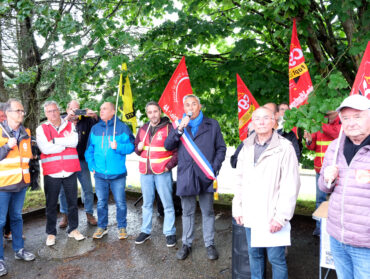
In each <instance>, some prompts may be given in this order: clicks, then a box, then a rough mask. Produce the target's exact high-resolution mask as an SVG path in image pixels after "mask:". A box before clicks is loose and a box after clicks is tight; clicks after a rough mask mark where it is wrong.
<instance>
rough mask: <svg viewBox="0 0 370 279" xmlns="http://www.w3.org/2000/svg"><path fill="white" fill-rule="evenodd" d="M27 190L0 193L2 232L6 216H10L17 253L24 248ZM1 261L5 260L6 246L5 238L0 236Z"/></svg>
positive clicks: (0, 226)
mask: <svg viewBox="0 0 370 279" xmlns="http://www.w3.org/2000/svg"><path fill="white" fill-rule="evenodd" d="M26 190H27V188H24V189H22V190H20V191H19V192H3V191H0V231H1V232H2V231H3V228H4V226H5V223H6V215H7V214H8V211H9V215H10V228H11V231H12V237H13V241H12V245H13V250H14V251H15V252H17V251H18V250H19V249H22V248H23V247H24V241H23V237H22V235H23V219H22V208H23V203H24V197H25V196H26ZM0 259H1V260H4V246H3V236H2V235H1V236H0Z"/></svg>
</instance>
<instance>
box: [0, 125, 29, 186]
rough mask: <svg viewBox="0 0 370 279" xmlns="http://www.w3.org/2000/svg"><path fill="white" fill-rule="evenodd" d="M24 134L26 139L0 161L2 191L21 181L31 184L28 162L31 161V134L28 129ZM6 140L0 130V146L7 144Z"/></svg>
mask: <svg viewBox="0 0 370 279" xmlns="http://www.w3.org/2000/svg"><path fill="white" fill-rule="evenodd" d="M26 132H27V135H28V137H27V138H24V139H22V140H21V141H20V142H19V144H18V145H16V146H14V147H13V148H12V149H11V150H10V151H9V153H8V155H7V156H6V157H5V158H4V159H3V160H1V161H0V187H1V188H3V189H5V188H6V187H7V186H11V185H16V184H18V183H20V182H22V179H23V180H24V182H25V183H26V184H29V183H30V182H31V176H30V171H29V161H30V159H32V149H31V132H30V130H29V129H26ZM8 140H9V138H8V137H3V130H2V129H1V128H0V146H4V145H5V144H7V142H8Z"/></svg>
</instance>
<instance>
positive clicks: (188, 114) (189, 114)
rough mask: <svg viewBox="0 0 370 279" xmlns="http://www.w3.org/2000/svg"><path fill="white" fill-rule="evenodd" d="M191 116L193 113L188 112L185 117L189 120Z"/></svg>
mask: <svg viewBox="0 0 370 279" xmlns="http://www.w3.org/2000/svg"><path fill="white" fill-rule="evenodd" d="M192 116H193V112H192V111H189V112H188V113H187V114H186V116H185V117H189V118H191V117H192Z"/></svg>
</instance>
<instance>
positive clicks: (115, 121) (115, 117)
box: [113, 74, 122, 141]
mask: <svg viewBox="0 0 370 279" xmlns="http://www.w3.org/2000/svg"><path fill="white" fill-rule="evenodd" d="M121 78H122V74H121ZM120 86H121V82H120V83H119V85H118V91H117V98H116V110H115V112H114V125H113V141H114V140H115V137H116V124H117V110H118V97H119V89H120Z"/></svg>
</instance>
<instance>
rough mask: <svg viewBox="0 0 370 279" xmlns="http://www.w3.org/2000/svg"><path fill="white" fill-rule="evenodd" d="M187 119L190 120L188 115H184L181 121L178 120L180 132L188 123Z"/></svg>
mask: <svg viewBox="0 0 370 279" xmlns="http://www.w3.org/2000/svg"><path fill="white" fill-rule="evenodd" d="M189 121H190V117H189V116H185V117H184V118H183V119H182V120H181V122H180V125H179V127H178V129H179V131H180V132H182V131H184V128H186V126H188V124H189Z"/></svg>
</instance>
